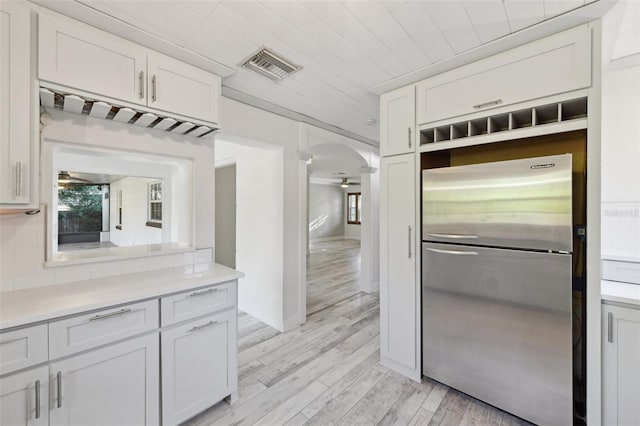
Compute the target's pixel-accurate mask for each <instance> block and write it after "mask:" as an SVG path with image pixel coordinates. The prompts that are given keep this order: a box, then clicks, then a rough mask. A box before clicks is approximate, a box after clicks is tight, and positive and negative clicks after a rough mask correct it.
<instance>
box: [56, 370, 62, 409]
mask: <svg viewBox="0 0 640 426" xmlns="http://www.w3.org/2000/svg"><path fill="white" fill-rule="evenodd" d="M56 377H57V379H58V380H57V385H58V408H62V371H58V374H57V375H56Z"/></svg>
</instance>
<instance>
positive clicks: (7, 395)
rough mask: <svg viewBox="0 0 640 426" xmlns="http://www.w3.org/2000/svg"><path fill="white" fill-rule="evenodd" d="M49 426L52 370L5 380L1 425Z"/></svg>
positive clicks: (0, 404)
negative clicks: (50, 377) (50, 374)
mask: <svg viewBox="0 0 640 426" xmlns="http://www.w3.org/2000/svg"><path fill="white" fill-rule="evenodd" d="M48 423H49V368H48V367H47V366H42V367H38V368H33V369H30V370H27V371H24V372H22V373H17V374H14V375H11V376H8V377H3V378H2V386H0V425H2V426H46V425H47V424H48Z"/></svg>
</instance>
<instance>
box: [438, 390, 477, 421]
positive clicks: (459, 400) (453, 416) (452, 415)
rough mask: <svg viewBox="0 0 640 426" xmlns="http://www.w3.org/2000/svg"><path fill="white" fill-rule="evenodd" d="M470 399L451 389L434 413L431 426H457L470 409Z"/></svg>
mask: <svg viewBox="0 0 640 426" xmlns="http://www.w3.org/2000/svg"><path fill="white" fill-rule="evenodd" d="M469 402H470V397H468V396H467V395H465V394H463V393H461V392H458V391H456V390H453V389H449V390H448V391H447V394H446V395H445V397H444V398H443V399H442V402H441V403H440V405H439V406H438V409H437V410H436V412H435V413H434V415H433V417H432V418H431V421H430V422H429V425H430V426H457V425H459V424H460V422H461V421H462V418H463V416H464V414H465V412H466V411H467V408H468V407H469Z"/></svg>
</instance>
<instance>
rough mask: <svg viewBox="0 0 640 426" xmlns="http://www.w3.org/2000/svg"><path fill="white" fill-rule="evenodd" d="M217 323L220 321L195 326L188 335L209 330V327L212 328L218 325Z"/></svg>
mask: <svg viewBox="0 0 640 426" xmlns="http://www.w3.org/2000/svg"><path fill="white" fill-rule="evenodd" d="M217 323H218V321H209V322H208V323H206V324H203V325H197V326H195V327H193V328H191V329H189V330H188V331H187V333H193V332H195V331H200V330H204V329H205V328H209V327H211V326H212V325H216V324H217Z"/></svg>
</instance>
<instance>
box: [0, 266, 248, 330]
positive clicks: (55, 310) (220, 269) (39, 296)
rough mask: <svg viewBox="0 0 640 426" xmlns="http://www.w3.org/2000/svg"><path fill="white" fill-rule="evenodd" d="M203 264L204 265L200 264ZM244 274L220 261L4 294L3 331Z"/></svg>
mask: <svg viewBox="0 0 640 426" xmlns="http://www.w3.org/2000/svg"><path fill="white" fill-rule="evenodd" d="M199 266H200V265H199ZM243 276H244V274H243V273H242V272H239V271H236V270H235V269H231V268H228V267H226V266H223V265H219V264H217V263H212V264H208V265H207V266H206V267H205V268H203V270H202V271H199V272H194V271H193V267H192V266H188V267H184V268H181V269H161V270H157V271H148V272H139V273H135V274H127V275H119V276H114V277H108V278H100V279H92V280H86V281H77V282H74V283H69V284H61V285H55V286H47V287H39V288H33V289H27V290H18V291H10V292H6V293H0V330H3V329H8V328H13V327H19V326H23V325H26V324H30V323H36V322H42V321H50V320H52V319H55V318H59V317H64V316H68V315H74V314H78V313H81V312H86V311H91V310H95V309H103V308H106V307H109V306H115V305H120V304H123V303H130V302H134V301H139V300H144V299H153V298H156V297H160V296H164V295H167V294H172V293H178V292H181V291H187V290H190V289H194V288H198V287H204V286H208V285H211V284H220V283H223V282H226V281H232V280H236V279H238V278H242V277H243Z"/></svg>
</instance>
